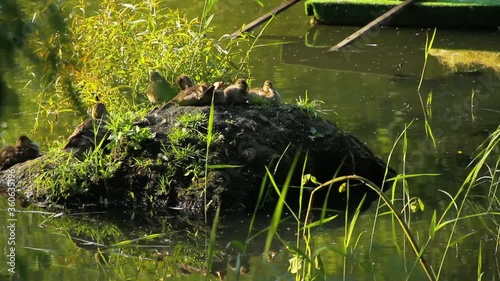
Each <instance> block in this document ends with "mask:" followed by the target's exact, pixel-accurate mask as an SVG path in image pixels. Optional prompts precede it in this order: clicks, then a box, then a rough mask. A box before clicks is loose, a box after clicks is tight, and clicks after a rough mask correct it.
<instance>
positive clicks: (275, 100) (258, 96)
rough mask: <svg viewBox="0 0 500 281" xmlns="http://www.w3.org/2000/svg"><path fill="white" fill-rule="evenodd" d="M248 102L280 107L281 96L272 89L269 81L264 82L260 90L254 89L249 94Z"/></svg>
mask: <svg viewBox="0 0 500 281" xmlns="http://www.w3.org/2000/svg"><path fill="white" fill-rule="evenodd" d="M249 100H250V101H251V102H252V103H268V104H271V105H280V103H281V96H280V94H279V93H278V91H276V90H275V89H274V88H273V84H272V83H271V81H269V80H266V81H265V82H264V86H262V88H254V89H251V90H250V92H249Z"/></svg>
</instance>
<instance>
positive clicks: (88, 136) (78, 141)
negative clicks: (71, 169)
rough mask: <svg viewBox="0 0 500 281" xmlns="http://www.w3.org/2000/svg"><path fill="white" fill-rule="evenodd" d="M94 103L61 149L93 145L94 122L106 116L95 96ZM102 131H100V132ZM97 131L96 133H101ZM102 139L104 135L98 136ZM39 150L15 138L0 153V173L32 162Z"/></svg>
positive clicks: (38, 155) (22, 136)
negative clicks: (89, 112) (89, 115)
mask: <svg viewBox="0 0 500 281" xmlns="http://www.w3.org/2000/svg"><path fill="white" fill-rule="evenodd" d="M95 98H96V103H95V104H94V106H93V107H92V112H91V116H92V118H89V119H87V120H85V121H83V122H82V123H81V124H80V125H78V126H77V127H76V128H75V130H74V132H73V134H71V136H69V138H68V141H67V143H66V145H65V146H64V148H63V149H65V150H68V149H70V148H75V147H80V146H82V145H84V144H82V142H88V143H89V144H93V142H94V140H95V138H94V130H93V129H92V128H93V127H94V125H95V122H96V121H98V122H101V121H103V120H104V119H105V118H106V116H107V110H106V106H105V105H104V104H103V103H102V102H100V101H99V97H98V96H97V95H96V96H95ZM101 131H102V130H101ZM101 131H99V130H98V132H101ZM100 135H101V136H98V138H99V137H101V138H102V137H103V136H104V134H100ZM40 156H41V154H40V148H39V147H38V145H37V144H36V143H35V142H34V141H32V140H31V139H30V138H28V137H27V136H25V135H21V136H19V137H18V138H17V141H16V144H15V145H13V146H7V147H6V148H4V149H2V150H1V151H0V171H1V170H6V169H8V168H10V167H12V166H14V165H15V164H18V163H23V162H26V161H28V160H32V159H35V158H38V157H40Z"/></svg>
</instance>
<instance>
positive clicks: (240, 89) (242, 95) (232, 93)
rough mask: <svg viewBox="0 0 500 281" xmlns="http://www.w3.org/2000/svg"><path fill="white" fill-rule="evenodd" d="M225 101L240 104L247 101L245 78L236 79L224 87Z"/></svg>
mask: <svg viewBox="0 0 500 281" xmlns="http://www.w3.org/2000/svg"><path fill="white" fill-rule="evenodd" d="M224 97H225V99H226V103H228V104H233V105H241V104H247V103H248V84H247V81H246V80H245V79H238V80H236V82H235V83H234V84H233V85H231V86H229V87H227V88H226V89H224Z"/></svg>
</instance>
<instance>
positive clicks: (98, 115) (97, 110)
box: [92, 95, 108, 119]
mask: <svg viewBox="0 0 500 281" xmlns="http://www.w3.org/2000/svg"><path fill="white" fill-rule="evenodd" d="M94 98H95V101H96V103H95V104H94V106H93V107H92V118H93V119H102V118H105V117H106V116H107V114H108V111H107V110H106V105H104V103H102V102H101V101H100V99H99V96H98V95H94Z"/></svg>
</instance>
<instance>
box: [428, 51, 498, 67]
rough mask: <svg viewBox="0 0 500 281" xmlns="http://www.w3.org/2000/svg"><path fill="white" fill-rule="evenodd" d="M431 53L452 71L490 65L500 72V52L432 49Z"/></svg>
mask: <svg viewBox="0 0 500 281" xmlns="http://www.w3.org/2000/svg"><path fill="white" fill-rule="evenodd" d="M429 55H431V56H433V57H436V58H437V59H438V60H439V62H440V63H441V64H443V65H445V66H446V67H448V68H449V69H450V70H451V71H458V70H463V69H465V70H467V69H473V68H475V67H481V68H484V67H489V68H492V69H493V70H495V71H496V72H500V52H487V51H468V50H467V51H465V50H464V51H462V50H443V49H431V50H430V51H429Z"/></svg>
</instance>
